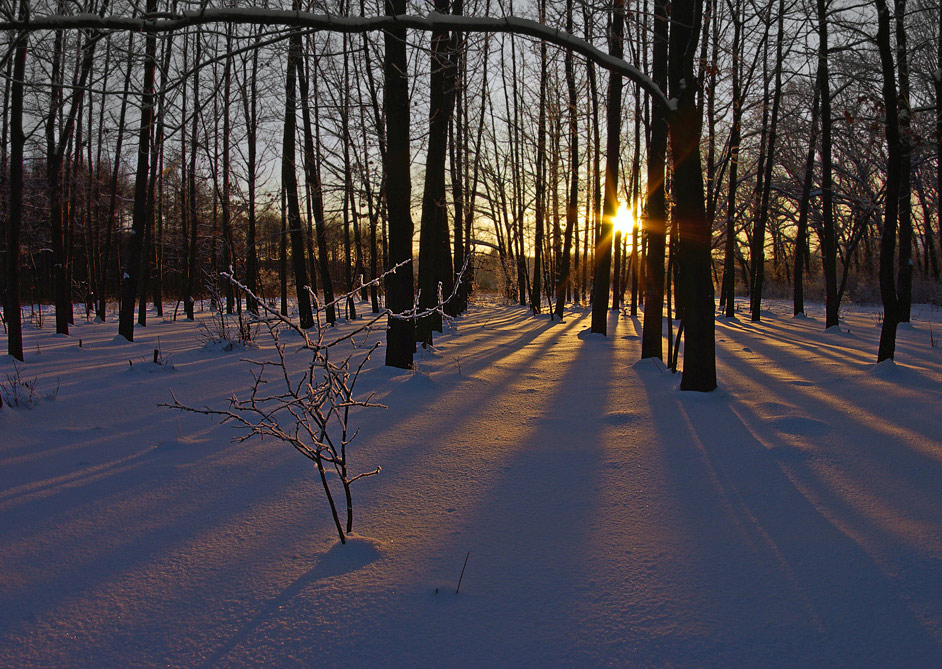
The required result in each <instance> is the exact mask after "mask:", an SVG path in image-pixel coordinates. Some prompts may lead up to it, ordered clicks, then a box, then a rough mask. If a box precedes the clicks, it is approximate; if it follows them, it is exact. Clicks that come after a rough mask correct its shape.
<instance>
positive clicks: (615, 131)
mask: <svg viewBox="0 0 942 669" xmlns="http://www.w3.org/2000/svg"><path fill="white" fill-rule="evenodd" d="M624 30H625V4H624V0H613V4H612V23H611V34H610V42H609V53H611V54H612V55H613V56H615V57H616V58H621V57H622V55H623V54H624V44H623V37H624ZM621 93H622V78H621V77H620V76H618V75H615V74H612V75H611V77H610V78H609V81H608V115H607V121H606V123H607V137H606V146H605V152H606V155H605V204H604V206H603V210H602V223H601V228H600V231H599V236H598V239H597V240H596V243H595V271H594V273H593V279H592V328H591V330H592V332H597V333H600V334H603V335H604V334H608V288H609V285H610V282H611V272H612V221H613V220H614V217H615V213H616V212H617V210H618V154H619V151H620V149H621Z"/></svg>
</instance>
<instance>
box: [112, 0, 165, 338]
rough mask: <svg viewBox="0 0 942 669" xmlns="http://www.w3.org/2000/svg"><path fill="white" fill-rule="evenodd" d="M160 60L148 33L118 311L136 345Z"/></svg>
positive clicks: (150, 2) (151, 4) (153, 7)
mask: <svg viewBox="0 0 942 669" xmlns="http://www.w3.org/2000/svg"><path fill="white" fill-rule="evenodd" d="M147 11H148V13H152V12H156V11H157V0H147ZM156 60H157V37H156V35H154V34H153V33H148V34H147V36H146V37H145V47H144V87H143V90H142V93H141V130H140V135H139V139H138V149H137V171H136V173H135V178H134V213H133V215H132V219H131V234H130V235H129V236H128V241H127V250H126V251H125V260H124V276H123V281H122V282H121V306H120V308H119V311H118V334H119V335H121V336H122V337H124V338H125V339H127V340H128V341H134V300H135V298H136V297H137V276H138V272H139V271H140V268H141V246H142V244H143V241H144V226H145V225H146V219H147V183H148V177H149V176H150V170H149V165H148V161H149V159H150V136H151V126H152V125H153V123H154V70H155V68H156Z"/></svg>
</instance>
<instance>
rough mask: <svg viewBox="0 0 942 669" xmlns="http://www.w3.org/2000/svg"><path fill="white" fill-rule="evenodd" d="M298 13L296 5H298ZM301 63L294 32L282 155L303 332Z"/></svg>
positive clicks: (306, 310) (306, 300)
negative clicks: (298, 155) (298, 154)
mask: <svg viewBox="0 0 942 669" xmlns="http://www.w3.org/2000/svg"><path fill="white" fill-rule="evenodd" d="M295 5H296V7H295V8H296V9H297V8H298V7H297V2H295ZM300 60H301V33H300V32H297V31H295V32H293V33H292V34H291V38H290V40H289V46H288V72H287V76H286V79H285V125H284V139H283V142H282V147H283V148H282V154H281V182H282V183H283V184H284V188H285V198H286V200H287V210H286V211H287V217H288V227H289V229H290V236H291V263H292V268H293V269H294V287H295V294H296V295H297V297H298V321H299V325H300V326H301V328H302V329H305V330H307V329H309V328H312V327H314V316H313V314H312V312H311V295H310V293H309V292H308V289H309V286H308V282H307V260H306V259H305V257H304V233H303V232H302V227H301V225H302V224H301V207H300V204H299V203H298V177H297V170H296V167H295V154H296V150H295V136H296V134H297V106H298V99H297V71H298V63H299V62H300Z"/></svg>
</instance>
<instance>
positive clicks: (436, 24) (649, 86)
mask: <svg viewBox="0 0 942 669" xmlns="http://www.w3.org/2000/svg"><path fill="white" fill-rule="evenodd" d="M214 23H230V24H250V25H283V26H290V27H299V28H308V29H312V30H318V31H320V30H324V31H330V32H340V33H364V32H373V31H378V30H386V29H391V28H394V27H400V28H401V27H406V28H409V29H411V30H421V31H424V32H431V31H433V30H460V31H462V32H466V33H467V32H479V33H480V32H483V33H510V34H514V35H527V36H529V37H534V38H536V39H541V40H545V41H546V42H548V43H550V44H555V45H556V46H559V47H561V48H564V49H572V51H573V52H574V53H578V54H580V55H582V56H583V57H585V58H587V59H588V60H590V61H592V62H594V63H597V64H598V65H599V66H600V67H603V68H605V69H607V70H609V71H611V72H615V73H618V74H620V75H622V76H623V77H625V78H627V79H630V80H631V81H633V82H635V83H637V84H638V85H639V86H640V87H641V89H642V90H644V91H645V92H646V93H648V95H650V96H651V98H652V99H653V100H654V102H655V103H656V104H658V105H661V106H662V107H663V108H665V109H667V110H672V109H673V108H674V107H675V105H674V103H673V102H672V101H671V100H668V98H667V95H665V93H664V92H663V91H662V90H661V89H660V87H658V86H657V84H655V83H654V81H653V80H652V79H651V78H650V77H648V76H646V75H645V74H644V73H643V72H641V71H640V70H639V69H638V68H636V67H635V66H634V65H631V64H630V63H628V62H627V61H625V60H623V59H621V58H616V57H614V56H611V55H609V54H607V53H605V52H604V51H601V50H600V49H598V48H596V47H594V46H592V45H591V44H589V43H588V42H586V41H585V40H583V39H580V38H578V37H576V36H574V35H571V34H569V33H567V32H566V31H563V30H559V29H557V28H552V27H550V26H547V25H543V24H541V23H537V22H536V21H532V20H530V19H523V18H518V17H515V16H504V17H497V18H494V17H478V16H456V15H450V14H448V15H446V14H439V13H438V12H429V14H428V15H427V16H412V15H408V14H399V15H396V16H366V17H362V16H336V15H325V14H312V13H309V12H295V11H290V10H280V9H264V8H254V7H253V8H236V7H234V8H206V9H201V10H194V11H185V12H175V13H168V12H160V13H158V14H154V15H150V16H146V17H145V16H139V17H124V16H99V15H97V14H74V15H45V16H34V17H31V18H29V19H28V20H6V21H0V30H18V31H24V32H35V31H40V30H77V29H83V28H84V29H97V30H121V31H134V32H148V33H161V32H173V31H176V30H181V29H183V28H187V27H192V26H201V25H208V24H214Z"/></svg>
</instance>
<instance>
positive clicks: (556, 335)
mask: <svg viewBox="0 0 942 669" xmlns="http://www.w3.org/2000/svg"><path fill="white" fill-rule="evenodd" d="M765 306H767V309H768V311H764V312H763V320H762V322H760V323H752V322H751V321H749V320H748V319H747V318H737V319H718V320H717V329H716V336H717V347H718V351H717V368H718V374H719V382H720V389H719V390H717V391H714V392H712V393H707V394H702V393H681V392H680V391H679V390H678V385H679V378H678V376H677V375H673V374H671V373H670V371H669V370H668V369H666V368H665V367H664V365H663V364H662V363H660V361H656V360H644V361H638V355H639V351H640V339H639V337H640V334H641V321H640V318H630V317H627V316H624V315H619V314H617V313H612V314H611V317H610V318H611V320H610V323H609V333H610V334H609V337H601V336H597V335H589V334H588V326H589V321H590V317H589V314H588V312H585V313H584V312H582V311H580V310H571V311H570V312H568V313H567V315H566V320H565V321H564V322H563V323H559V322H555V323H552V322H550V321H549V320H548V318H547V317H546V316H542V317H537V318H534V317H531V316H530V315H529V312H528V311H527V310H526V309H524V308H521V307H516V306H504V305H501V304H499V303H498V302H497V301H496V300H490V301H488V300H479V301H478V302H477V303H476V304H475V305H474V306H473V308H472V310H471V311H470V312H469V313H468V314H467V315H466V316H463V317H462V318H460V319H458V320H457V321H456V322H455V324H454V325H453V326H452V328H451V329H450V330H449V331H447V332H446V333H445V334H444V335H440V336H438V337H437V339H436V347H435V348H434V350H432V351H422V350H421V349H420V351H419V353H418V354H417V369H416V371H415V372H403V371H401V370H393V369H389V368H385V367H383V366H382V364H381V363H382V358H383V356H382V355H375V356H374V357H373V359H372V360H371V362H370V364H369V367H368V368H367V369H366V371H365V372H364V373H363V375H362V376H361V379H360V382H359V384H358V390H360V391H361V392H363V393H369V392H373V393H375V397H374V399H375V400H377V401H380V402H382V403H384V404H385V405H387V407H388V408H387V409H386V410H383V409H375V408H374V409H363V410H360V411H359V412H358V413H357V414H356V416H355V422H356V424H357V425H358V426H359V427H360V428H361V431H360V434H359V436H358V437H357V439H356V441H354V442H353V444H352V445H351V446H350V456H349V457H350V459H351V462H352V464H353V466H354V468H355V469H356V470H366V469H371V468H373V467H375V466H377V465H381V466H382V473H381V474H379V475H378V476H376V477H372V478H368V479H364V480H362V481H359V482H357V483H356V484H355V485H354V513H355V521H354V530H355V532H356V533H357V534H355V535H353V536H351V538H350V540H349V541H348V543H347V544H346V545H344V546H341V545H339V544H338V542H337V539H336V535H335V533H334V529H333V523H332V520H331V519H330V516H329V514H328V512H327V507H326V504H325V502H324V500H323V497H322V494H321V492H320V489H319V483H318V481H317V480H316V479H315V476H314V472H313V468H312V467H311V464H310V462H309V461H307V460H306V459H304V458H302V457H301V456H300V455H298V454H297V453H295V452H294V451H293V450H292V449H291V448H289V447H287V446H285V445H283V444H279V443H276V442H274V441H271V440H266V441H258V440H250V441H247V442H242V443H232V442H231V438H232V437H234V436H238V435H239V432H238V431H236V430H235V429H234V428H232V427H230V426H229V425H217V424H216V423H215V422H214V421H213V420H211V419H210V418H208V417H206V416H202V415H195V414H183V413H180V412H174V411H170V410H169V409H167V408H165V407H159V406H158V404H159V403H166V402H168V401H170V391H171V389H172V390H173V392H174V394H175V395H176V396H177V397H178V398H179V399H180V400H181V401H185V402H189V403H191V404H192V405H194V406H200V407H201V406H210V407H216V408H220V407H224V406H225V405H226V402H227V398H229V397H230V396H231V395H232V394H233V393H236V394H244V393H245V392H246V391H247V389H248V387H249V385H250V382H251V377H250V374H249V365H248V363H246V362H245V361H244V360H245V359H253V360H263V359H270V358H271V356H272V348H271V344H270V342H266V341H265V340H264V338H261V339H260V341H259V343H260V346H259V347H258V348H249V349H245V350H242V351H239V352H238V353H234V354H220V353H219V352H214V351H209V350H206V348H205V347H204V346H203V344H204V340H203V339H201V337H200V326H199V323H196V324H194V323H188V322H186V321H178V322H176V323H171V322H169V321H167V320H166V319H160V318H158V317H156V315H154V314H149V318H148V323H149V325H148V326H147V328H138V329H137V331H136V332H135V341H134V342H133V343H129V342H127V341H125V340H123V339H121V340H117V339H115V338H114V331H115V328H116V323H115V322H113V321H109V322H108V323H104V324H102V323H94V322H91V323H85V322H78V321H77V322H76V325H75V327H74V328H72V330H71V331H72V335H71V336H69V337H59V338H56V337H54V336H53V334H52V333H53V329H52V328H50V327H48V326H47V328H45V329H42V330H36V329H35V328H33V327H31V326H29V325H27V326H26V328H25V337H26V340H25V346H24V349H25V351H26V363H25V364H21V365H18V367H19V369H20V370H21V373H22V377H23V378H29V379H33V378H35V379H36V380H37V392H38V393H39V394H40V395H41V396H42V401H40V402H38V403H36V404H35V405H34V407H33V408H32V409H25V408H11V407H8V406H4V407H3V409H0V666H17V667H26V666H59V667H67V666H141V665H157V664H167V665H172V666H193V665H221V666H244V665H253V666H259V665H262V666H296V665H303V666H313V665H317V666H351V665H355V666H428V665H435V666H489V665H497V666H519V665H526V666H547V665H549V666H596V665H602V664H616V665H640V666H648V665H654V666H802V667H807V666H881V667H884V666H885V667H890V666H906V667H912V666H938V665H939V663H940V662H942V440H940V439H942V437H940V435H942V430H940V416H942V411H940V408H942V350H940V349H939V348H932V347H931V346H930V336H929V326H930V324H932V326H933V329H934V330H935V331H936V332H938V331H939V323H940V322H942V312H940V311H939V310H938V308H933V307H929V306H917V307H915V308H914V310H913V319H914V320H913V324H912V327H910V328H902V329H901V330H900V332H899V340H898V346H897V356H896V360H895V362H893V361H885V362H883V363H880V364H879V365H877V364H875V360H876V349H877V342H878V339H879V330H880V313H879V311H877V310H874V309H872V308H865V307H854V306H849V307H847V308H845V309H844V311H843V313H842V315H843V319H842V325H841V327H840V329H839V330H838V331H837V332H836V333H825V332H824V328H823V323H824V315H823V307H822V306H821V305H809V308H808V314H807V315H808V317H806V318H800V319H796V318H792V316H791V305H790V304H786V303H775V302H771V303H769V304H768V305H765ZM366 308H367V309H368V307H366ZM743 308H747V307H746V306H745V305H744V306H743ZM205 317H206V315H205V314H198V318H199V319H204V318H205ZM49 322H52V319H51V318H50V319H47V323H49ZM351 327H352V325H350V324H341V325H340V326H339V328H340V329H341V330H342V329H343V328H351ZM835 334H836V335H837V336H835ZM158 338H159V346H158ZM80 339H81V340H82V345H81V347H80V346H79V340H80ZM0 345H2V346H4V347H5V346H6V339H5V335H2V334H0ZM155 348H159V349H160V351H161V361H162V363H164V364H154V363H153V350H154V349H155ZM288 348H289V355H291V356H292V357H291V359H292V360H294V361H299V360H301V357H300V356H301V355H302V354H301V353H300V352H299V351H297V350H295V347H291V346H289V347H288ZM4 350H5V349H4ZM14 373H15V367H14V364H13V361H12V359H11V358H10V357H9V356H2V357H0V383H6V382H7V378H8V375H12V374H14ZM57 388H58V392H55V391H56V389H57ZM466 558H467V567H466V569H465V573H464V576H463V579H462V583H461V590H460V593H458V594H456V593H455V589H456V587H457V583H458V579H459V575H460V574H461V570H462V565H463V564H464V562H465V559H466Z"/></svg>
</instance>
